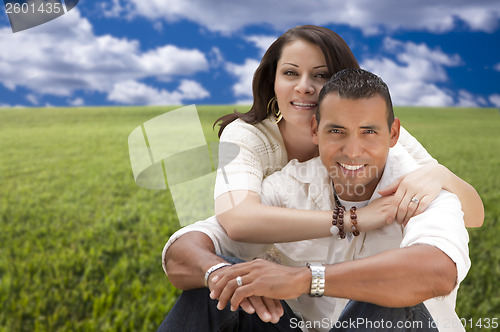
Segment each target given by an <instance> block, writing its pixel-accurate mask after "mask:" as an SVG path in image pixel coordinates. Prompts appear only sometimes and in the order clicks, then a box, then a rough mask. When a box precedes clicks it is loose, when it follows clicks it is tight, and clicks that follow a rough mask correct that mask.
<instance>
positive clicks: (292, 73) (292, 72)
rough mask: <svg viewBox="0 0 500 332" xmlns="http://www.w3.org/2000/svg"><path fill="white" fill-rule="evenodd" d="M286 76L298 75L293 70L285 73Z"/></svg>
mask: <svg viewBox="0 0 500 332" xmlns="http://www.w3.org/2000/svg"><path fill="white" fill-rule="evenodd" d="M284 74H285V75H286V76H295V75H296V73H295V72H294V71H292V70H287V71H285V72H284Z"/></svg>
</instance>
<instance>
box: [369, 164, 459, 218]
mask: <svg viewBox="0 0 500 332" xmlns="http://www.w3.org/2000/svg"><path fill="white" fill-rule="evenodd" d="M448 172H449V171H448V170H447V169H446V168H444V166H442V165H440V164H436V163H431V164H426V165H424V166H422V167H420V168H419V169H416V170H414V171H413V172H410V173H408V174H406V175H405V176H403V177H401V178H399V179H398V180H396V181H394V182H393V183H392V184H390V185H389V186H387V187H386V188H384V189H382V190H380V191H379V194H380V195H382V196H388V195H393V197H394V201H395V204H396V206H397V212H396V216H395V220H396V221H397V223H398V224H402V225H405V226H406V224H407V223H408V220H410V218H411V217H413V216H416V215H419V214H420V213H422V212H424V211H425V209H427V207H428V206H429V204H430V203H431V202H432V201H433V200H434V199H435V198H436V197H437V196H438V195H439V193H440V192H441V190H442V189H444V188H445V184H446V180H447V175H448Z"/></svg>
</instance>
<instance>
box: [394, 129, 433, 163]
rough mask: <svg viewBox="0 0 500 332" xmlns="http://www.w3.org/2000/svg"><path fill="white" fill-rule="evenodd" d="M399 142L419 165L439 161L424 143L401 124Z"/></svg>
mask: <svg viewBox="0 0 500 332" xmlns="http://www.w3.org/2000/svg"><path fill="white" fill-rule="evenodd" d="M397 144H401V145H402V146H403V148H404V149H405V150H406V151H408V153H409V154H410V155H411V157H412V158H413V159H414V160H415V161H416V162H417V163H418V164H419V165H424V164H427V163H431V162H432V163H437V160H436V159H434V158H433V157H432V156H431V155H430V154H429V152H427V150H426V149H425V148H424V147H423V146H422V144H420V143H419V141H417V139H416V138H415V137H413V136H412V135H411V134H410V133H409V132H408V131H407V130H406V129H404V128H403V126H401V129H400V133H399V140H398V143H397Z"/></svg>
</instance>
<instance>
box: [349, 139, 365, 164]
mask: <svg viewBox="0 0 500 332" xmlns="http://www.w3.org/2000/svg"><path fill="white" fill-rule="evenodd" d="M362 151H363V147H362V145H361V142H360V141H359V139H358V138H356V137H349V138H348V139H347V140H346V144H345V146H344V155H346V156H347V157H348V158H349V159H351V160H354V159H356V158H358V157H359V156H361V153H362Z"/></svg>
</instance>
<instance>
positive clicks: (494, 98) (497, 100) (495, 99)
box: [489, 94, 500, 108]
mask: <svg viewBox="0 0 500 332" xmlns="http://www.w3.org/2000/svg"><path fill="white" fill-rule="evenodd" d="M489 101H490V103H492V104H493V105H495V106H496V107H498V108H500V95H499V94H494V95H491V96H490V98H489Z"/></svg>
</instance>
